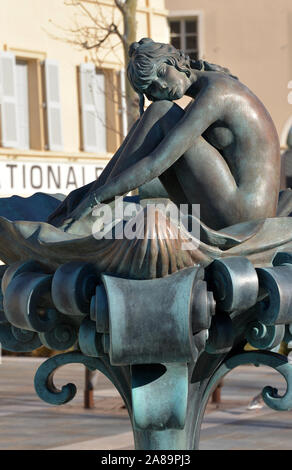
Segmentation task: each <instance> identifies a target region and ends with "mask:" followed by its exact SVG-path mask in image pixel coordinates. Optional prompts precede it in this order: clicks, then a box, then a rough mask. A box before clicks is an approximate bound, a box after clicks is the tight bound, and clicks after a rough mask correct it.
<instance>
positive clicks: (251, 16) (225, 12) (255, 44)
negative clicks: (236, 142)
mask: <svg viewBox="0 0 292 470" xmlns="http://www.w3.org/2000/svg"><path fill="white" fill-rule="evenodd" d="M165 6H166V8H167V9H168V10H169V22H170V36H171V41H172V43H173V45H174V46H175V47H178V48H180V47H181V48H182V49H186V50H187V51H189V52H191V54H192V55H193V56H194V57H199V58H202V59H206V60H207V61H209V62H213V63H215V64H220V65H222V66H225V67H228V68H229V69H230V70H231V72H232V73H233V74H234V75H236V76H238V77H239V79H240V80H241V81H242V82H243V83H244V84H246V85H247V86H248V87H249V88H250V89H251V90H252V91H253V92H254V93H255V94H256V95H257V96H258V97H259V98H260V99H261V101H262V102H263V103H264V104H265V106H266V108H267V109H268V111H269V112H270V114H271V116H272V118H273V120H274V122H275V124H276V128H277V131H278V134H279V138H280V143H281V146H282V149H283V150H284V149H285V147H286V140H287V136H288V132H289V129H290V127H291V126H292V2H291V0H277V1H275V0H244V1H243V0H181V1H180V2H178V1H177V0H165Z"/></svg>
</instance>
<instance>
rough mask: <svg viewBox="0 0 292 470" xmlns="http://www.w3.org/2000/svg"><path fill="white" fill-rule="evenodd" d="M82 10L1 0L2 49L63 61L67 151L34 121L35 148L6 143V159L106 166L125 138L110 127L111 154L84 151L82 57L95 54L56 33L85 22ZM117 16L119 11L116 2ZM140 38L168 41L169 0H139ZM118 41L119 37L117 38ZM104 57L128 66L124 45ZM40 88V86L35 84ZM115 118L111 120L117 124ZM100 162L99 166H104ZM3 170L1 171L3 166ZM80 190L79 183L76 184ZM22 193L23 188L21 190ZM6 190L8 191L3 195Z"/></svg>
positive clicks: (56, 1) (1, 153) (52, 2)
mask: <svg viewBox="0 0 292 470" xmlns="http://www.w3.org/2000/svg"><path fill="white" fill-rule="evenodd" d="M83 1H84V3H85V4H86V5H87V7H88V8H92V7H93V3H94V2H92V1H91V0H83ZM99 3H100V4H101V5H102V9H103V14H104V15H105V16H109V17H110V18H111V15H112V5H113V4H114V2H113V0H101V1H100V2H99ZM75 12H76V10H74V9H72V8H70V7H67V6H65V5H64V0H25V1H24V0H9V1H2V2H0V50H7V51H11V52H13V53H15V55H17V57H23V58H32V59H37V60H38V63H39V64H41V62H42V61H43V60H44V59H53V60H56V61H58V63H59V73H60V88H61V90H60V92H61V108H62V124H63V140H64V151H63V152H58V153H57V152H52V151H46V149H45V148H44V139H45V136H44V135H41V132H42V129H43V128H44V127H45V126H38V125H37V123H35V124H36V125H34V126H33V132H34V138H33V139H32V140H33V145H32V147H33V149H32V150H27V151H26V150H25V151H22V150H21V149H20V150H16V149H13V148H12V149H3V148H1V147H0V160H1V161H3V160H5V159H7V160H9V161H11V160H17V161H18V162H21V163H22V162H25V161H30V162H34V161H36V162H37V161H40V162H45V161H54V162H68V163H70V164H72V165H74V162H82V163H84V162H85V163H90V162H92V161H94V162H96V161H97V162H99V164H100V165H101V166H103V165H104V164H105V162H106V160H108V159H109V158H110V157H111V155H112V152H113V151H114V150H115V149H116V148H117V146H118V144H119V143H120V137H119V136H118V134H116V133H114V132H111V131H109V138H108V153H107V154H100V155H96V154H88V153H85V152H83V151H81V150H80V141H81V139H80V112H79V95H78V92H79V90H78V80H77V67H78V66H79V65H80V63H82V62H86V61H91V60H92V58H93V57H94V54H92V53H90V52H87V51H84V50H80V49H78V48H77V47H76V46H72V45H71V44H68V43H66V42H65V41H61V40H56V39H54V38H53V37H52V36H57V37H61V36H66V33H64V32H62V30H60V29H58V28H57V27H56V25H59V26H61V27H62V28H64V29H66V28H70V27H72V26H73V27H74V21H76V22H77V23H79V24H80V23H82V22H83V21H84V19H82V17H80V16H79V17H76V13H75ZM115 18H116V19H118V18H119V11H118V9H117V8H116V7H115ZM137 28H138V33H137V36H138V39H140V38H141V37H144V36H151V35H152V37H155V38H156V40H158V41H168V27H167V11H166V10H165V7H164V0H139V1H138V13H137ZM112 41H113V44H115V43H116V42H117V39H114V38H113V40H112ZM99 59H100V60H101V62H102V66H103V67H104V68H105V69H108V71H110V70H120V69H121V68H122V67H123V52H122V48H121V47H118V48H116V49H115V52H114V53H112V52H111V51H110V49H109V48H103V49H102V50H101V51H100V53H99ZM33 88H34V87H33ZM42 101H43V100H42V96H40V93H39V103H38V104H37V105H36V107H35V110H34V116H36V115H37V114H38V113H39V116H38V117H37V121H38V122H40V120H42V119H43V114H44V111H43V108H42ZM109 108H111V109H110V114H111V116H112V119H111V121H112V122H114V126H116V127H118V130H119V131H121V128H120V118H119V115H118V105H116V106H113V105H111V104H109V103H108V109H109ZM112 122H111V124H112ZM100 165H99V166H100ZM0 171H1V170H0ZM71 189H74V188H71ZM18 192H19V193H21V188H20V190H19V191H18ZM2 195H3V194H2Z"/></svg>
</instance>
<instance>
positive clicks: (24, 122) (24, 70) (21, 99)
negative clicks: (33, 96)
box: [16, 60, 29, 149]
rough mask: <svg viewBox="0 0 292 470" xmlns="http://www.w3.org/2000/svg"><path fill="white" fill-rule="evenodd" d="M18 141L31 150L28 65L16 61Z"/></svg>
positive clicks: (21, 145) (22, 146)
mask: <svg viewBox="0 0 292 470" xmlns="http://www.w3.org/2000/svg"><path fill="white" fill-rule="evenodd" d="M16 87H17V118H18V132H19V133H18V136H19V138H18V140H19V146H20V147H21V148H22V149H29V102H28V65H27V62H25V61H20V60H17V61H16Z"/></svg>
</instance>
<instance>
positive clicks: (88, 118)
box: [80, 63, 106, 153]
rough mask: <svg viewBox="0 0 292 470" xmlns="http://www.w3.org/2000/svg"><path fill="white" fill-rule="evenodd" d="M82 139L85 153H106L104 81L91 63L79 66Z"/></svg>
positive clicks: (102, 76)
mask: <svg viewBox="0 0 292 470" xmlns="http://www.w3.org/2000/svg"><path fill="white" fill-rule="evenodd" d="M80 95H81V118H82V139H83V150H85V152H97V153H105V152H106V111H105V109H106V103H105V79H104V75H103V74H102V73H96V71H95V65H94V64H93V63H86V64H81V65H80Z"/></svg>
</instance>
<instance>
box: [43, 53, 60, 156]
mask: <svg viewBox="0 0 292 470" xmlns="http://www.w3.org/2000/svg"><path fill="white" fill-rule="evenodd" d="M44 65H45V83H46V109H47V125H48V149H49V150H54V151H57V152H58V151H62V150H63V133H62V116H61V98H60V83H59V65H58V63H57V62H56V61H53V60H48V59H47V60H45V64H44Z"/></svg>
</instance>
